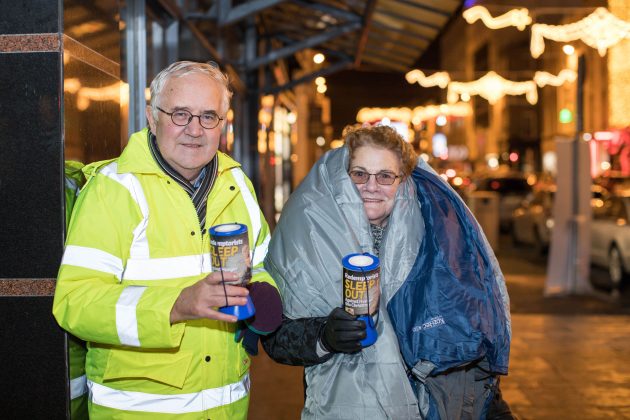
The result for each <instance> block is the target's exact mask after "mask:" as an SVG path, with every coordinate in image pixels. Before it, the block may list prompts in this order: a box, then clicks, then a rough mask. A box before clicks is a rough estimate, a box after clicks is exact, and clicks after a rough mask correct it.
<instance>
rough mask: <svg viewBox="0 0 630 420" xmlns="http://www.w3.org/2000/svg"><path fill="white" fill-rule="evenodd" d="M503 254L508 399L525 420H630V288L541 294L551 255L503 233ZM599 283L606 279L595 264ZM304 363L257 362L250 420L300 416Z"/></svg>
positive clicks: (505, 390) (505, 391)
mask: <svg viewBox="0 0 630 420" xmlns="http://www.w3.org/2000/svg"><path fill="white" fill-rule="evenodd" d="M499 245H500V247H499V251H498V252H497V256H498V258H499V262H500V264H501V268H502V269H503V272H504V274H505V276H506V280H507V285H508V291H509V293H510V299H511V313H512V350H511V355H510V371H509V374H508V376H507V377H504V378H502V380H501V389H502V391H503V394H504V395H503V396H504V399H505V400H506V401H507V402H508V403H509V404H510V407H511V408H512V411H513V413H514V414H516V415H517V416H518V418H519V419H521V420H526V419H550V420H551V419H580V420H581V419H630V363H628V359H629V350H628V349H630V293H629V292H628V291H625V290H624V292H623V293H622V294H621V296H619V297H612V296H611V294H610V291H609V290H608V289H607V288H605V287H599V288H596V289H595V293H594V294H592V295H589V296H575V295H573V296H566V297H552V298H545V297H543V290H544V283H545V276H546V274H545V273H546V268H547V257H546V256H545V255H541V254H540V253H538V252H537V251H536V250H535V249H531V248H529V249H523V248H518V247H515V246H513V244H512V240H511V238H510V236H509V235H507V234H504V235H501V236H500V238H499ZM591 274H592V278H593V282H594V283H595V284H606V280H605V278H606V276H607V273H606V272H605V270H601V269H594V270H593V272H592V273H591ZM303 389H304V388H303V385H302V369H301V368H299V367H291V366H283V365H279V364H276V363H275V362H273V361H272V360H270V359H269V358H268V357H267V356H266V355H265V353H264V350H262V348H261V349H260V353H259V355H258V356H257V357H255V358H254V360H253V364H252V394H251V406H250V412H249V419H250V420H269V419H274V420H295V419H299V417H300V410H301V408H302V403H303V398H304V397H303Z"/></svg>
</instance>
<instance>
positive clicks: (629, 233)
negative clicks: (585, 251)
mask: <svg viewBox="0 0 630 420" xmlns="http://www.w3.org/2000/svg"><path fill="white" fill-rule="evenodd" d="M591 263H592V264H594V265H597V266H600V267H604V268H606V269H607V272H608V280H609V281H610V284H609V286H610V287H611V288H612V289H613V290H617V291H619V290H620V289H621V288H622V287H623V285H624V283H625V282H626V281H627V279H628V273H629V272H630V196H627V195H626V196H610V197H608V198H606V199H604V204H603V206H601V207H598V208H593V221H592V223H591Z"/></svg>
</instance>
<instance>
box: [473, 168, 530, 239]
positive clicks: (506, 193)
mask: <svg viewBox="0 0 630 420" xmlns="http://www.w3.org/2000/svg"><path fill="white" fill-rule="evenodd" d="M475 186H476V188H475V191H494V192H496V193H498V194H499V227H500V229H501V231H502V232H508V231H509V230H510V227H511V225H512V212H514V210H515V209H516V208H517V207H518V206H519V205H520V204H521V203H522V201H523V200H524V199H525V198H526V197H527V196H528V195H529V194H530V193H532V191H533V190H532V186H531V185H530V183H529V182H528V178H527V177H526V176H525V175H523V174H520V173H510V174H503V175H498V176H491V177H486V178H482V179H479V180H478V181H477V182H476V185H475Z"/></svg>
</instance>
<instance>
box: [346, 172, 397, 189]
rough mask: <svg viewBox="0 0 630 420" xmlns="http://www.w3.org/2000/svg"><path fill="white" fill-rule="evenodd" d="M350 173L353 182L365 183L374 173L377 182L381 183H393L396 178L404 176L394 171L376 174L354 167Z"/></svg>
mask: <svg viewBox="0 0 630 420" xmlns="http://www.w3.org/2000/svg"><path fill="white" fill-rule="evenodd" d="M348 174H349V175H350V179H352V182H354V183H355V184H365V183H366V182H368V181H369V180H370V177H371V176H372V175H374V178H376V182H377V183H378V184H380V185H392V184H393V183H394V182H395V181H396V178H402V177H401V176H400V175H394V174H393V173H392V172H379V173H376V174H371V173H369V172H365V171H360V170H358V169H353V170H352V171H350V172H348Z"/></svg>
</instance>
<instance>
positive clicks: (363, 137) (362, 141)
mask: <svg viewBox="0 0 630 420" xmlns="http://www.w3.org/2000/svg"><path fill="white" fill-rule="evenodd" d="M342 136H343V139H344V140H345V143H346V145H347V146H348V149H349V151H350V157H352V156H353V155H354V151H355V150H356V149H358V148H359V147H362V146H373V147H378V148H381V149H386V150H391V151H392V152H394V153H395V154H396V156H398V158H400V163H401V165H400V166H401V169H402V172H403V175H404V176H405V177H408V176H409V175H411V172H412V171H413V169H414V168H415V167H416V165H417V163H418V155H417V154H416V151H415V150H414V149H413V146H412V145H411V144H409V143H408V142H406V141H405V140H404V139H403V138H402V136H401V135H400V134H398V132H397V131H396V130H394V129H393V128H392V127H388V126H386V125H376V126H371V127H370V126H361V125H348V126H346V127H345V128H344V129H343V134H342Z"/></svg>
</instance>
